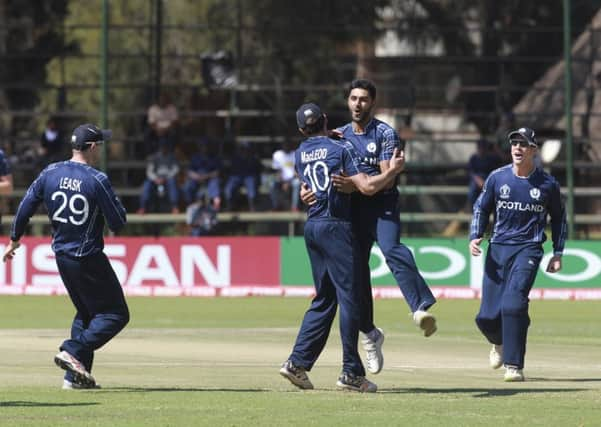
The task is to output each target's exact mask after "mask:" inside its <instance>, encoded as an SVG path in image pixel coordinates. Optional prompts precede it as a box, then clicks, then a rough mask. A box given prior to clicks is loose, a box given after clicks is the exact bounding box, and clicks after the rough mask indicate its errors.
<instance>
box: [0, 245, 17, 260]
mask: <svg viewBox="0 0 601 427" xmlns="http://www.w3.org/2000/svg"><path fill="white" fill-rule="evenodd" d="M19 246H21V243H19V241H18V240H17V241H16V242H15V241H13V240H11V241H10V243H9V244H8V246H7V247H6V249H4V255H3V256H2V261H4V262H6V261H10V260H11V259H13V257H14V256H15V251H16V250H17V248H18V247H19Z"/></svg>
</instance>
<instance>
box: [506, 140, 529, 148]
mask: <svg viewBox="0 0 601 427" xmlns="http://www.w3.org/2000/svg"><path fill="white" fill-rule="evenodd" d="M509 143H510V144H511V145H513V146H516V145H519V146H520V147H522V148H528V147H529V146H530V143H529V142H528V141H524V140H523V139H512V140H510V141H509Z"/></svg>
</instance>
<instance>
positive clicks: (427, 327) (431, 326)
mask: <svg viewBox="0 0 601 427" xmlns="http://www.w3.org/2000/svg"><path fill="white" fill-rule="evenodd" d="M413 321H414V322H415V324H416V325H417V326H419V328H420V329H421V330H422V331H424V336H425V337H429V336H430V335H432V334H433V333H434V332H436V330H437V329H438V328H437V326H436V318H435V317H434V316H433V315H432V313H428V312H427V311H424V310H417V311H416V312H415V313H413Z"/></svg>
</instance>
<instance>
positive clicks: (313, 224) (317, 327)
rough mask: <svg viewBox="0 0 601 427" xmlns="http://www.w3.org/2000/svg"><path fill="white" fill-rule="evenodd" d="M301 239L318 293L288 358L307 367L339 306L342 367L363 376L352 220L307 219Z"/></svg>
mask: <svg viewBox="0 0 601 427" xmlns="http://www.w3.org/2000/svg"><path fill="white" fill-rule="evenodd" d="M305 243H306V246H307V252H308V253H309V260H310V261H311V269H312V272H313V281H314V283H315V292H316V295H315V298H313V301H312V302H311V306H310V307H309V310H307V312H306V313H305V317H304V318H303V322H302V324H301V327H300V331H299V333H298V336H297V338H296V343H295V344H294V348H293V350H292V354H291V355H290V360H291V361H292V362H293V363H294V364H295V365H297V366H301V367H303V368H305V369H306V370H308V371H309V370H311V368H312V367H313V365H314V364H315V362H316V360H317V358H318V357H319V355H320V354H321V352H322V350H323V348H324V347H325V345H326V342H327V340H328V336H329V334H330V328H331V327H332V322H333V321H334V317H335V316H336V309H337V306H338V305H339V306H340V315H339V321H340V337H341V341H342V370H343V371H344V372H348V373H352V374H355V375H361V376H364V375H365V369H364V368H363V364H362V363H361V358H360V357H359V353H358V351H357V341H358V339H359V316H360V313H359V303H360V300H359V294H358V287H359V279H360V276H359V270H358V266H359V263H358V262H357V259H358V247H357V244H356V241H355V239H354V238H353V233H352V229H351V224H350V223H349V222H344V221H334V220H323V221H319V220H317V221H316V220H309V221H307V223H306V224H305Z"/></svg>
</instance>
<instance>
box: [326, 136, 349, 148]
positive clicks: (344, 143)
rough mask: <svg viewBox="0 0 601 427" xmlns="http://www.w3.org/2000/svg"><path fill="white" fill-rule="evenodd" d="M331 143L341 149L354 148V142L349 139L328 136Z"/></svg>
mask: <svg viewBox="0 0 601 427" xmlns="http://www.w3.org/2000/svg"><path fill="white" fill-rule="evenodd" d="M328 140H329V143H330V144H331V145H332V146H333V147H334V148H335V149H336V150H339V151H349V150H354V147H353V144H352V143H351V142H350V141H349V140H347V139H344V138H342V139H333V138H328Z"/></svg>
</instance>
